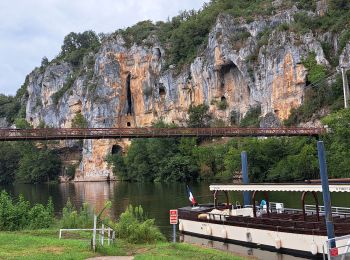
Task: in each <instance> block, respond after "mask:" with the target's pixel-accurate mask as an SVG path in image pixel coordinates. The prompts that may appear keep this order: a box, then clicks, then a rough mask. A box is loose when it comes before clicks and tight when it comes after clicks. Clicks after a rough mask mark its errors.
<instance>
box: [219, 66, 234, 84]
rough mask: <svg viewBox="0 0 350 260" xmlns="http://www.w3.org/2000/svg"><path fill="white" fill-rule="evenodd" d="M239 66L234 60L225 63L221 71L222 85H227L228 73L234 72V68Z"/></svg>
mask: <svg viewBox="0 0 350 260" xmlns="http://www.w3.org/2000/svg"><path fill="white" fill-rule="evenodd" d="M235 68H237V66H236V65H235V64H234V63H233V62H232V61H230V62H228V63H226V64H223V65H222V66H221V68H220V71H219V79H220V87H221V88H224V87H225V85H226V78H227V75H228V74H230V73H232V71H233V69H235Z"/></svg>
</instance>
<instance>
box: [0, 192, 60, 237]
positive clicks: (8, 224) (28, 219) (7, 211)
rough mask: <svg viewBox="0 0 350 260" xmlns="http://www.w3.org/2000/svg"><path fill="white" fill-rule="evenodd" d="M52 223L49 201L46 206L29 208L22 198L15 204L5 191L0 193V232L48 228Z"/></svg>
mask: <svg viewBox="0 0 350 260" xmlns="http://www.w3.org/2000/svg"><path fill="white" fill-rule="evenodd" d="M53 222H54V216H53V204H52V201H51V199H49V202H48V204H47V205H46V206H44V205H42V204H35V205H34V206H33V207H31V205H30V203H29V202H28V201H26V200H25V199H24V198H23V196H19V198H18V201H17V202H15V201H14V200H13V199H12V198H11V197H10V196H9V194H8V193H7V192H6V191H2V192H1V193H0V230H4V231H14V230H21V229H26V228H28V229H39V228H48V227H50V226H51V225H52V224H53Z"/></svg>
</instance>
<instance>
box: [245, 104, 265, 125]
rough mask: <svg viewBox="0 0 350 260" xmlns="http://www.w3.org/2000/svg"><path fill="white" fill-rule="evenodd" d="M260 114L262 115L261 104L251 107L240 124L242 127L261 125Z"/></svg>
mask: <svg viewBox="0 0 350 260" xmlns="http://www.w3.org/2000/svg"><path fill="white" fill-rule="evenodd" d="M260 115H261V107H260V106H255V107H251V108H249V110H248V112H247V113H246V115H245V116H244V117H243V119H242V120H241V123H240V126H241V127H259V123H260Z"/></svg>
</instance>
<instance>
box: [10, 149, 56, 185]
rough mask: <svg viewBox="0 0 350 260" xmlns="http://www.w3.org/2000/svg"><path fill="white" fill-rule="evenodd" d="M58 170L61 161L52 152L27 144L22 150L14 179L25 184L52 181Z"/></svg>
mask: <svg viewBox="0 0 350 260" xmlns="http://www.w3.org/2000/svg"><path fill="white" fill-rule="evenodd" d="M60 170H61V160H60V159H59V157H58V155H57V154H56V153H55V152H54V151H51V150H49V149H47V148H46V147H45V148H43V149H39V148H37V147H36V146H35V145H34V144H31V143H28V144H26V145H25V146H23V148H22V156H21V159H20V161H19V167H18V170H17V172H16V179H17V180H19V181H21V182H25V183H40V182H46V181H54V180H57V177H58V175H59V174H60Z"/></svg>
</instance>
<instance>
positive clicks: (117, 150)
mask: <svg viewBox="0 0 350 260" xmlns="http://www.w3.org/2000/svg"><path fill="white" fill-rule="evenodd" d="M122 151H123V149H122V148H121V147H120V146H119V145H116V144H115V145H113V146H112V151H111V153H112V154H121V153H122Z"/></svg>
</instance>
